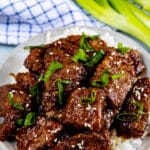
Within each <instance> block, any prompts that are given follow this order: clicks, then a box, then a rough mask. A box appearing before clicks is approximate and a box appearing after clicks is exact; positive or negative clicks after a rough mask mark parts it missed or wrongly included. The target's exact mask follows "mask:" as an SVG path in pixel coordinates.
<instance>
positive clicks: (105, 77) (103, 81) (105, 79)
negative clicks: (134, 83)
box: [91, 69, 124, 87]
mask: <svg viewBox="0 0 150 150" xmlns="http://www.w3.org/2000/svg"><path fill="white" fill-rule="evenodd" d="M123 76H124V73H118V74H113V75H111V74H110V72H109V70H108V69H106V70H105V71H104V72H103V73H102V75H101V76H100V79H99V80H94V81H93V82H92V83H91V84H92V86H94V87H104V86H107V85H108V84H109V82H110V81H111V80H116V79H119V78H121V77H123Z"/></svg>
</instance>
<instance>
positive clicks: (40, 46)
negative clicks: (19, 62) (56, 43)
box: [24, 44, 45, 50]
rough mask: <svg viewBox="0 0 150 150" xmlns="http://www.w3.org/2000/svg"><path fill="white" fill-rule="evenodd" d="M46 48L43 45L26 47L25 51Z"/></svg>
mask: <svg viewBox="0 0 150 150" xmlns="http://www.w3.org/2000/svg"><path fill="white" fill-rule="evenodd" d="M44 47H45V45H44V44H41V45H33V46H25V47H24V49H25V50H29V49H32V48H44Z"/></svg>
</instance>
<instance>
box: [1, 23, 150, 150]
mask: <svg viewBox="0 0 150 150" xmlns="http://www.w3.org/2000/svg"><path fill="white" fill-rule="evenodd" d="M149 63H150V55H149V53H148V52H147V51H146V50H145V49H144V48H143V47H142V46H140V45H139V44H138V43H137V42H136V41H134V40H132V39H130V38H129V37H127V36H124V35H122V34H120V33H116V32H113V31H105V30H102V29H99V28H91V27H79V26H75V27H70V28H62V29H58V30H54V31H48V32H46V33H42V34H40V35H39V36H36V37H33V38H32V39H30V40H28V41H27V42H25V43H23V44H21V45H20V46H18V47H17V48H16V50H14V51H13V52H12V54H11V55H10V57H9V58H8V60H7V62H5V64H4V65H3V67H2V68H1V70H0V150H127V149H128V150H148V149H149V148H150V144H149V142H148V141H149V139H150V138H149V135H150V131H149V125H150V117H149V116H150V113H149V112H150V68H149Z"/></svg>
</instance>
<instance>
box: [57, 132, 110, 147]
mask: <svg viewBox="0 0 150 150" xmlns="http://www.w3.org/2000/svg"><path fill="white" fill-rule="evenodd" d="M81 149H82V150H110V149H111V148H110V137H109V133H108V132H107V130H106V131H105V132H101V133H100V134H98V133H94V132H92V133H80V134H77V135H74V136H72V137H70V138H68V139H67V140H65V141H63V142H60V143H58V144H57V145H56V147H55V148H54V150H81Z"/></svg>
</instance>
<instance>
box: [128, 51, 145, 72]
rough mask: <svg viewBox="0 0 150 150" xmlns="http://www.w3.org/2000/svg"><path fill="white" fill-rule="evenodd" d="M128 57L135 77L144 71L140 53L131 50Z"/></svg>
mask: <svg viewBox="0 0 150 150" xmlns="http://www.w3.org/2000/svg"><path fill="white" fill-rule="evenodd" d="M129 55H130V57H131V59H132V60H133V64H134V69H135V73H136V75H140V74H141V73H143V72H144V71H145V70H146V68H145V65H144V62H143V59H142V55H141V53H140V52H138V51H137V50H134V49H131V50H130V51H129Z"/></svg>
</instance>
